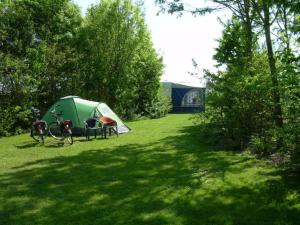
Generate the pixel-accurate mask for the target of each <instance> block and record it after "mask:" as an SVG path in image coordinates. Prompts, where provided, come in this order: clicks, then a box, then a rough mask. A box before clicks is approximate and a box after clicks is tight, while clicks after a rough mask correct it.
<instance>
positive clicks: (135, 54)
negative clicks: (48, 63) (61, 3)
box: [79, 0, 163, 118]
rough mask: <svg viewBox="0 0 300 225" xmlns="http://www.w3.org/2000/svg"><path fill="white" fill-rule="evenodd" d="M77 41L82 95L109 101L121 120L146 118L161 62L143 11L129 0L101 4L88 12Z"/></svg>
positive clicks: (154, 92)
mask: <svg viewBox="0 0 300 225" xmlns="http://www.w3.org/2000/svg"><path fill="white" fill-rule="evenodd" d="M79 41H80V42H81V44H80V46H81V57H82V62H83V63H82V64H83V66H82V70H81V72H80V73H81V75H80V76H81V80H82V81H85V82H83V83H82V87H81V89H82V92H83V93H82V95H83V96H85V97H87V98H92V99H95V100H97V99H101V100H103V101H105V102H107V103H108V104H109V105H110V106H112V107H113V108H114V109H115V110H116V111H117V112H118V113H119V114H120V115H122V116H123V117H127V118H128V117H133V116H134V115H135V114H136V115H145V114H146V112H147V108H146V107H147V105H149V104H150V103H151V102H152V101H153V99H155V98H156V97H157V93H158V88H159V78H160V76H161V74H162V69H163V64H162V59H161V58H160V57H159V56H158V55H157V53H156V51H155V50H154V48H153V44H152V42H151V38H150V34H149V31H148V30H147V26H146V24H145V22H144V18H143V15H142V13H141V10H140V8H139V7H138V6H136V5H134V4H133V3H132V2H131V1H129V0H116V1H111V0H106V1H101V2H100V3H99V4H98V5H94V6H93V7H92V8H90V9H89V10H88V13H87V17H86V20H85V23H84V26H83V28H82V30H81V33H80V37H79Z"/></svg>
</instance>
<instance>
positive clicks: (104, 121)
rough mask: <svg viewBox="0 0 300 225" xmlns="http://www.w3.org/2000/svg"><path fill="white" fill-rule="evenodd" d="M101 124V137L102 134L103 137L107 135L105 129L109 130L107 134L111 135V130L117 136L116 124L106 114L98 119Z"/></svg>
mask: <svg viewBox="0 0 300 225" xmlns="http://www.w3.org/2000/svg"><path fill="white" fill-rule="evenodd" d="M99 121H100V123H101V126H102V137H103V135H104V138H106V137H107V131H108V132H109V136H111V134H112V131H113V132H114V133H115V134H116V135H117V136H119V132H118V124H117V122H116V121H115V120H113V119H111V118H110V117H108V116H102V117H100V119H99Z"/></svg>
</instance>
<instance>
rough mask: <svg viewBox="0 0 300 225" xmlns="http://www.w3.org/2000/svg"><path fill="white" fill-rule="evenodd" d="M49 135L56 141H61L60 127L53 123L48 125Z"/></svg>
mask: <svg viewBox="0 0 300 225" xmlns="http://www.w3.org/2000/svg"><path fill="white" fill-rule="evenodd" d="M49 133H50V135H51V136H52V137H53V138H55V139H57V140H63V139H64V137H63V134H62V131H61V128H60V125H58V124H57V123H55V122H53V123H51V124H50V125H49Z"/></svg>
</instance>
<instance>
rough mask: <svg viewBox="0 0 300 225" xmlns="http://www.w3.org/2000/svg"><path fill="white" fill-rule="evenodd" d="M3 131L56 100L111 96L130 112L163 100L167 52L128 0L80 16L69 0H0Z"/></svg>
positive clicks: (112, 0)
mask: <svg viewBox="0 0 300 225" xmlns="http://www.w3.org/2000/svg"><path fill="white" fill-rule="evenodd" d="M0 12H1V13H0V100H1V101H0V113H1V115H3V116H2V117H1V119H0V136H1V135H8V134H10V133H18V132H20V131H21V130H22V129H26V127H28V124H29V122H30V117H29V110H28V108H29V106H30V105H34V106H36V107H38V108H40V109H41V110H42V111H44V110H46V109H47V108H48V107H49V106H50V105H52V104H53V103H54V102H55V101H57V99H58V98H60V97H63V96H66V95H79V96H82V97H85V98H87V99H91V100H96V101H105V102H107V103H108V104H109V105H110V106H111V107H113V108H114V110H115V111H117V112H118V113H119V114H120V115H122V116H124V117H126V118H132V117H136V116H142V115H143V116H147V115H149V111H150V110H148V109H149V108H151V107H152V106H153V105H155V102H157V101H160V98H159V94H158V89H159V79H160V76H161V75H162V71H163V63H162V58H161V57H160V56H159V55H158V54H157V53H156V51H155V49H154V47H153V44H152V41H151V35H150V33H149V31H148V28H147V25H146V24H145V19H144V16H143V14H142V12H141V9H140V7H139V6H138V5H136V4H134V3H132V2H131V1H130V0H105V1H101V2H100V3H99V4H96V5H94V6H92V7H91V8H89V9H88V13H87V16H86V17H82V16H81V14H80V10H79V7H78V6H77V5H76V4H74V3H73V2H72V1H70V0H55V1H48V0H20V1H0Z"/></svg>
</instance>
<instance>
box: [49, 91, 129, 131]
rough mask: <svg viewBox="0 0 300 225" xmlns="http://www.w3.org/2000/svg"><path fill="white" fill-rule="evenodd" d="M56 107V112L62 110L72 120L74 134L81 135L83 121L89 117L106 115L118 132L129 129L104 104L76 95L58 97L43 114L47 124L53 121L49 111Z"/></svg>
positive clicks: (66, 117) (65, 116)
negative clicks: (113, 121)
mask: <svg viewBox="0 0 300 225" xmlns="http://www.w3.org/2000/svg"><path fill="white" fill-rule="evenodd" d="M54 107H56V110H57V112H60V111H62V112H63V118H64V119H65V120H72V122H73V128H72V131H73V133H74V134H77V135H81V134H83V131H84V121H85V120H86V119H88V118H90V117H94V116H96V117H100V116H108V117H110V118H112V119H113V120H115V121H116V122H117V124H118V132H119V133H120V134H121V133H127V132H129V131H130V129H129V128H128V127H127V126H126V125H125V124H124V123H123V122H122V120H121V119H120V118H119V117H118V116H117V115H116V114H115V113H114V112H113V111H112V110H111V109H110V108H109V107H108V106H107V105H106V104H105V103H101V102H94V101H89V100H85V99H82V98H80V97H78V96H67V97H63V98H60V99H59V100H58V101H57V102H56V103H55V104H54V105H53V106H51V107H50V109H49V110H48V111H47V112H46V113H45V115H44V116H43V120H45V121H46V122H47V123H48V125H49V124H50V123H52V122H54V121H55V118H54V117H53V116H52V113H51V111H52V110H53V109H54Z"/></svg>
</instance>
